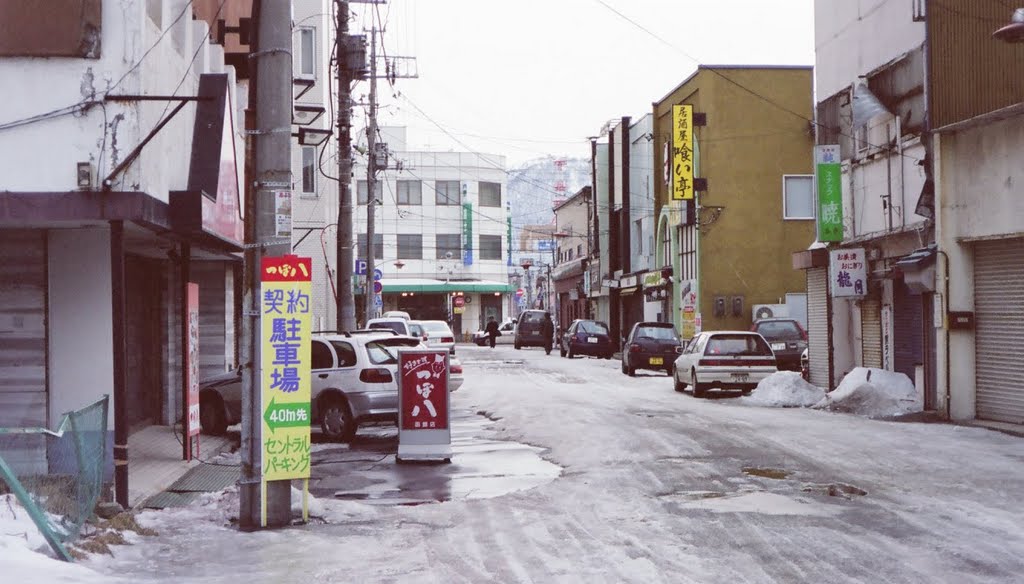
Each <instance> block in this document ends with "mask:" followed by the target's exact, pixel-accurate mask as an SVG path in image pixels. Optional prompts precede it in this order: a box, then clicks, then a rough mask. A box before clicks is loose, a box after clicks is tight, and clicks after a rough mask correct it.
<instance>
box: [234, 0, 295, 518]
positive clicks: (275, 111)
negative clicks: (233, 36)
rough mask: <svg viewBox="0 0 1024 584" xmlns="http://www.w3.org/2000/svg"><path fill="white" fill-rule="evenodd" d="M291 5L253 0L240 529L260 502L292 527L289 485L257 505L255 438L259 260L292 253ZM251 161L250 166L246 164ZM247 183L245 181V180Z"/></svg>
mask: <svg viewBox="0 0 1024 584" xmlns="http://www.w3.org/2000/svg"><path fill="white" fill-rule="evenodd" d="M291 18H292V3H291V1H290V0H289V1H279V0H273V1H271V2H264V1H263V0H253V5H252V21H253V27H254V30H255V31H256V34H255V37H254V40H253V44H252V53H251V54H250V58H251V61H250V62H251V63H252V69H253V73H252V76H251V78H250V81H249V96H250V97H249V108H250V112H248V113H251V111H252V110H255V115H256V123H255V126H256V127H255V129H251V130H248V129H247V130H248V131H247V132H246V134H247V136H248V145H249V147H248V148H247V153H246V154H247V157H246V164H247V169H246V177H247V179H248V180H247V182H246V185H245V187H246V188H245V192H246V205H245V213H246V217H245V230H246V234H245V235H246V238H245V243H246V246H245V276H244V278H243V300H242V345H243V346H242V354H243V359H244V360H245V365H244V367H243V368H242V480H241V481H240V494H239V495H240V503H239V507H240V508H239V527H240V528H241V529H242V530H255V529H258V528H259V527H260V526H261V525H260V523H261V505H263V504H265V506H266V509H267V525H266V526H267V527H283V526H285V525H288V524H289V523H291V482H290V481H273V482H269V483H267V488H266V491H265V493H266V501H265V502H263V501H261V498H260V496H261V494H260V481H261V475H262V468H261V464H262V463H261V454H262V442H261V437H260V415H261V413H262V412H261V405H262V404H261V403H260V391H259V389H260V378H261V375H260V369H259V363H260V340H259V331H260V297H259V289H260V273H259V272H260V262H261V260H262V258H263V256H264V255H266V256H279V255H284V254H287V253H290V252H291V240H290V238H277V237H275V233H276V229H275V228H276V221H275V206H274V193H275V191H279V190H284V189H290V188H291V187H292V171H291V113H292V51H291V45H292V35H291ZM250 164H251V168H250V167H249V166H250ZM250 181H251V182H250Z"/></svg>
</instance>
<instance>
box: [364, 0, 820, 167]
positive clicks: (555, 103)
mask: <svg viewBox="0 0 1024 584" xmlns="http://www.w3.org/2000/svg"><path fill="white" fill-rule="evenodd" d="M605 5H607V6H605ZM352 6H353V11H355V12H359V13H362V18H361V19H359V20H361V22H356V23H353V27H352V28H353V32H357V30H358V29H359V28H360V27H365V28H366V29H368V28H369V26H370V20H369V18H368V17H367V13H368V12H370V11H372V10H373V9H374V8H373V7H372V6H370V5H357V4H353V5H352ZM609 7H611V8H612V9H614V10H617V11H618V12H620V13H622V14H623V15H624V16H625V17H623V16H620V15H618V14H616V13H615V12H613V11H612V10H611V9H609ZM377 9H379V10H380V15H381V18H382V20H384V22H385V25H386V32H385V34H384V43H385V50H386V52H387V53H388V55H389V56H394V55H402V56H413V57H416V61H417V69H418V74H419V77H418V78H417V79H400V80H398V81H397V82H396V84H395V87H394V88H392V87H391V86H390V85H389V84H388V83H386V82H381V83H380V86H379V87H380V92H379V93H380V101H381V104H382V108H381V112H380V123H381V124H382V125H404V126H407V127H408V128H409V130H408V140H409V146H410V147H411V148H416V149H418V148H427V147H429V149H435V150H449V149H452V150H471V151H480V152H486V153H490V154H502V155H505V156H507V157H508V160H509V165H510V166H514V165H516V164H518V163H520V162H522V161H524V160H527V159H530V158H535V157H539V156H544V155H545V154H552V155H568V156H589V147H588V146H587V141H586V138H587V136H592V135H595V134H597V133H598V132H599V131H600V129H601V126H602V125H603V124H604V123H605V122H606V121H607V120H609V119H612V118H619V117H621V116H624V115H629V116H633V117H634V118H638V117H640V116H642V115H643V114H645V113H647V112H649V111H650V110H651V102H653V101H656V100H659V99H661V98H662V97H664V96H665V95H666V94H667V93H668V92H669V91H671V90H672V89H673V88H674V87H675V86H676V85H678V84H679V83H680V82H681V81H683V80H684V79H685V78H686V77H687V76H688V75H689V74H691V73H692V72H693V71H694V70H695V68H696V65H697V63H698V62H699V63H703V64H746V65H751V64H770V65H812V64H813V63H814V10H813V3H812V0H784V1H783V2H765V1H764V0H703V1H698V0H503V1H499V0H389V3H388V4H385V5H381V6H379V7H377ZM627 18H628V19H631V20H633V21H635V23H636V24H632V23H631V22H630V21H629V20H627ZM637 25H640V27H643V28H644V29H646V30H647V31H649V32H645V31H644V30H642V29H641V28H639V27H638V26H637ZM656 37H658V38H656ZM659 38H660V39H662V40H659ZM368 91H369V84H368V83H362V84H360V85H359V86H357V88H356V95H357V96H359V95H362V94H365V93H366V92H368ZM397 93H400V94H401V95H400V96H398V97H396V96H395V94H397ZM417 108H419V109H420V110H422V112H421V111H417ZM438 126H440V127H442V128H443V129H444V131H442V130H441V129H439V127H438ZM445 132H447V133H445ZM449 134H451V135H449ZM460 142H461V143H460Z"/></svg>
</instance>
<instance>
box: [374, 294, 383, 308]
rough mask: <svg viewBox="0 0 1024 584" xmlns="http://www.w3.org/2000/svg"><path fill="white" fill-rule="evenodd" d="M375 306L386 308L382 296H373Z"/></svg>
mask: <svg viewBox="0 0 1024 584" xmlns="http://www.w3.org/2000/svg"><path fill="white" fill-rule="evenodd" d="M373 305H374V306H384V299H383V298H381V296H380V294H374V295H373Z"/></svg>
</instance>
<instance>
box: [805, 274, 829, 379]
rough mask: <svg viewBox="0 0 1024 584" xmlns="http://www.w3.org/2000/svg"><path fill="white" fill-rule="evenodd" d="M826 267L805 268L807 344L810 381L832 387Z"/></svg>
mask: <svg viewBox="0 0 1024 584" xmlns="http://www.w3.org/2000/svg"><path fill="white" fill-rule="evenodd" d="M828 331H829V326H828V268H812V269H809V270H807V346H808V350H807V353H808V356H809V357H810V368H811V371H810V373H811V375H810V377H811V379H810V381H811V383H813V384H814V385H817V386H818V387H821V388H824V389H826V390H829V389H832V383H831V380H830V379H829V369H830V368H829V356H830V351H829V346H830V345H831V339H829V338H828Z"/></svg>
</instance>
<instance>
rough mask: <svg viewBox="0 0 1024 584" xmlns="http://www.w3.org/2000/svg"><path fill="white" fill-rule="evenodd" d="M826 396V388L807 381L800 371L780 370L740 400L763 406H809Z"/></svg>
mask: <svg viewBox="0 0 1024 584" xmlns="http://www.w3.org/2000/svg"><path fill="white" fill-rule="evenodd" d="M824 398H825V390H823V389H821V388H820V387H817V386H814V385H811V384H810V383H807V382H806V381H804V378H803V377H801V376H800V374H799V373H797V372H795V371H779V372H777V373H772V374H771V375H769V376H768V377H765V378H764V379H762V380H761V383H758V384H757V388H756V389H755V390H754V391H753V392H752V393H751V394H750V395H748V396H745V397H742V398H740V401H741V402H742V403H743V404H744V405H749V406H759V407H763V408H807V407H810V406H813V405H815V404H817V403H818V402H820V401H821V400H823V399H824Z"/></svg>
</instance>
